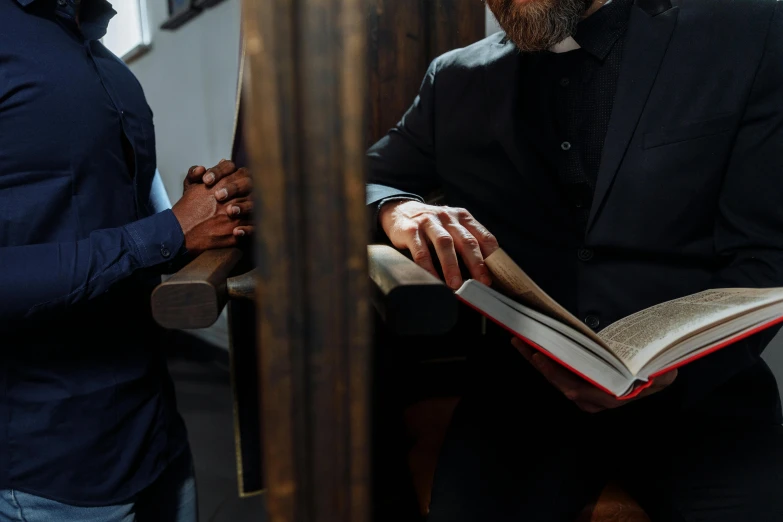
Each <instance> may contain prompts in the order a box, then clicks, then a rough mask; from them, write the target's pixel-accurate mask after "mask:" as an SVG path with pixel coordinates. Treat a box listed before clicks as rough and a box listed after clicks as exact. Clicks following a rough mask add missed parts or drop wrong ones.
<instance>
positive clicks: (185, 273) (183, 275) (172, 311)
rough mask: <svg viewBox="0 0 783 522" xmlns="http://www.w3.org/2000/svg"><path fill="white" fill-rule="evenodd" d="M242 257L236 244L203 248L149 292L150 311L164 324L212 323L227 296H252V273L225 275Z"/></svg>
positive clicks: (192, 325) (199, 325)
mask: <svg viewBox="0 0 783 522" xmlns="http://www.w3.org/2000/svg"><path fill="white" fill-rule="evenodd" d="M241 258H242V252H241V251H240V250H238V249H236V248H225V249H220V250H210V251H207V252H204V253H203V254H201V255H200V256H198V257H197V258H196V259H194V260H193V261H192V262H190V263H189V264H188V265H187V266H185V267H184V268H183V269H182V270H180V271H179V272H177V273H176V274H174V275H173V276H172V277H170V278H169V279H168V280H167V281H165V282H164V283H161V284H160V285H158V287H157V288H156V289H155V290H154V291H153V293H152V315H153V317H154V318H155V320H156V321H157V322H158V324H160V325H161V326H163V327H164V328H176V329H182V330H189V329H197V328H208V327H209V326H212V325H213V324H214V323H215V321H217V319H218V317H220V313H221V312H222V311H223V307H224V306H225V305H226V302H227V301H228V299H229V298H241V299H253V298H254V293H255V274H254V272H248V273H246V274H243V275H241V276H238V277H232V278H229V277H228V276H229V274H230V273H231V271H232V270H233V269H234V267H236V265H237V263H238V262H239V260H240V259H241Z"/></svg>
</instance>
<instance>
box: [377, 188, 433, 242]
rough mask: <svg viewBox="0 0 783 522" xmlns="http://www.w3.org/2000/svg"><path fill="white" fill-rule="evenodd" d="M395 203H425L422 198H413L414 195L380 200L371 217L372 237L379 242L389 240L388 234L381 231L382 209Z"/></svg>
mask: <svg viewBox="0 0 783 522" xmlns="http://www.w3.org/2000/svg"><path fill="white" fill-rule="evenodd" d="M393 201H418V202H420V203H423V202H424V200H423V199H421V198H420V197H418V196H413V195H410V196H391V197H388V198H384V199H382V200H380V201H379V202H378V203H377V204H376V205H375V212H373V213H372V214H371V216H370V219H371V221H370V233H371V234H372V237H373V238H375V239H377V240H384V241H385V240H386V239H388V238H387V237H386V234H385V233H384V232H383V229H381V222H380V217H381V208H382V207H383V206H384V205H385V204H386V203H391V202H393Z"/></svg>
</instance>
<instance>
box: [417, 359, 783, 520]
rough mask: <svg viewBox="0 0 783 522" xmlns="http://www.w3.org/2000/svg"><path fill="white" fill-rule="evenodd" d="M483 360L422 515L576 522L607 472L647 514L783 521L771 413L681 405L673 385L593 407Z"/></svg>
mask: <svg viewBox="0 0 783 522" xmlns="http://www.w3.org/2000/svg"><path fill="white" fill-rule="evenodd" d="M491 371H492V372H494V373H495V377H496V378H495V379H494V380H493V381H489V380H480V381H478V382H477V383H476V384H475V385H474V386H473V389H472V390H471V391H470V392H469V393H468V394H467V396H466V397H465V398H464V399H463V402H462V403H461V404H460V406H459V407H458V409H457V412H456V413H455V416H454V419H453V421H452V426H451V428H450V432H449V435H448V437H447V440H446V442H445V445H444V447H443V450H442V453H441V458H440V462H439V467H438V471H437V474H436V478H435V485H434V489H433V498H432V504H431V513H430V517H429V518H428V522H488V521H491V522H560V521H562V522H573V521H574V520H575V519H576V518H577V516H578V515H579V513H580V512H581V510H582V509H583V508H584V506H585V505H587V504H588V503H589V502H591V501H592V500H594V499H595V498H596V497H597V496H598V494H599V493H600V491H601V489H602V488H603V487H604V485H605V484H606V482H607V480H613V481H615V482H618V483H619V484H620V485H621V486H622V487H623V488H625V489H626V491H627V492H629V493H630V494H631V495H632V496H633V497H634V498H635V499H636V500H637V501H638V502H639V503H640V504H641V505H642V507H643V508H644V509H645V511H646V512H647V513H648V514H649V515H650V517H651V518H652V520H653V522H664V521H666V522H668V521H676V522H686V521H687V522H701V521H704V522H707V521H708V522H767V521H769V522H780V521H783V429H782V428H781V426H780V425H778V424H777V423H776V422H775V421H774V420H763V419H758V418H749V417H743V416H742V415H736V414H729V415H725V416H724V415H721V414H715V413H714V410H705V411H709V413H705V412H704V411H700V410H699V409H694V410H678V405H677V396H676V387H673V390H674V391H672V392H671V393H663V394H660V396H659V397H650V398H647V399H644V400H641V401H638V402H636V403H633V404H629V405H628V406H624V407H622V408H619V409H617V410H613V411H607V412H602V413H599V414H593V415H591V414H586V413H582V412H581V411H579V410H578V409H577V408H576V407H574V406H573V405H572V404H571V403H570V402H568V401H567V400H565V399H564V398H563V397H562V396H561V395H560V394H559V392H556V391H555V390H554V389H553V388H552V387H551V386H549V385H548V383H546V382H545V381H543V379H540V377H539V376H538V374H537V373H535V371H534V370H532V368H525V367H524V366H523V365H520V364H517V362H516V361H515V362H513V363H510V364H505V365H503V366H501V367H500V368H499V367H498V366H497V365H496V364H493V368H492V369H491ZM498 372H499V375H498ZM509 380H512V381H514V382H513V383H512V384H508V381H509ZM504 383H505V384H504Z"/></svg>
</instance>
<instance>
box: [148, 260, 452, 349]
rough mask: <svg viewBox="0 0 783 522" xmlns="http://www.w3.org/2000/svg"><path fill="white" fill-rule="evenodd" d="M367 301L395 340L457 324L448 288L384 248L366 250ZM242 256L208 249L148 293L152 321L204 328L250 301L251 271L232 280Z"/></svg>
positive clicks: (252, 290) (253, 279)
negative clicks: (238, 302)
mask: <svg viewBox="0 0 783 522" xmlns="http://www.w3.org/2000/svg"><path fill="white" fill-rule="evenodd" d="M367 255H368V264H369V273H370V281H371V283H372V284H371V287H372V302H373V305H374V306H375V308H376V309H377V311H378V313H379V314H380V315H381V317H382V318H383V320H384V322H385V323H386V326H387V327H388V328H389V329H390V330H391V331H392V332H394V333H396V334H398V335H439V334H443V333H446V332H448V331H449V330H451V328H452V327H453V326H454V324H455V323H456V321H457V301H456V299H455V298H454V295H453V293H452V292H451V290H449V288H448V287H447V286H446V285H444V284H443V282H441V281H440V280H438V279H437V278H436V277H434V276H433V275H431V274H429V273H428V272H427V271H425V270H424V269H422V268H420V267H419V266H418V265H416V264H415V263H414V262H413V261H411V260H410V259H408V258H407V257H405V256H404V255H403V254H401V253H400V252H398V251H397V250H395V249H393V248H392V247H389V246H386V245H370V246H369V247H368V249H367ZM241 256H242V253H241V252H240V251H239V250H237V249H233V248H230V249H222V250H211V251H208V252H205V253H203V254H201V255H200V256H199V257H197V258H196V259H195V260H194V261H192V262H191V263H190V264H188V265H187V266H185V267H184V268H183V269H181V270H180V271H179V272H177V273H176V274H174V275H173V276H172V277H170V278H169V279H168V280H167V281H165V282H164V283H161V284H160V285H159V286H158V287H157V288H156V289H155V291H154V292H153V294H152V313H153V315H154V317H155V320H156V321H157V322H158V323H159V324H160V325H161V326H163V327H165V328H170V329H182V330H189V329H199V328H208V327H209V326H211V325H212V324H214V323H215V321H217V319H218V317H219V316H220V313H221V311H222V310H223V307H224V306H225V305H226V303H227V302H228V300H229V299H251V300H254V299H255V296H256V277H255V271H251V272H247V273H245V274H241V275H235V276H234V277H231V276H232V271H233V270H234V268H235V267H236V266H237V263H238V262H239V260H240V258H241Z"/></svg>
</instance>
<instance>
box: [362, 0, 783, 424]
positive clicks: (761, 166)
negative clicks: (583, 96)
mask: <svg viewBox="0 0 783 522" xmlns="http://www.w3.org/2000/svg"><path fill="white" fill-rule="evenodd" d="M523 59H524V56H521V55H520V53H518V51H517V50H516V48H515V47H514V45H513V44H512V43H510V42H507V41H506V39H505V38H504V35H503V34H496V35H494V36H490V37H489V38H487V39H485V40H483V41H481V42H478V43H476V44H474V45H472V46H470V47H467V48H464V49H458V50H455V51H452V52H450V53H447V54H445V55H443V56H441V57H439V58H438V59H436V60H435V61H434V62H433V63H432V64H431V66H430V67H429V70H428V72H427V75H426V77H425V79H424V82H423V84H422V86H421V91H420V93H419V96H418V97H417V98H416V100H415V101H414V103H413V105H412V106H411V108H410V109H409V110H408V111H407V113H406V114H405V116H404V117H403V118H402V120H401V121H400V123H399V124H398V125H397V127H396V128H394V129H392V130H391V131H390V132H389V134H388V135H387V136H386V137H384V138H383V139H382V140H380V141H379V142H378V143H377V144H376V145H374V146H373V147H372V148H371V149H370V151H369V160H370V174H369V181H370V184H369V185H368V190H367V203H368V205H373V204H377V202H378V201H380V200H381V199H383V198H386V197H389V196H394V195H398V194H403V193H408V194H418V195H425V194H428V193H430V192H431V191H433V190H437V189H441V190H443V192H444V193H445V197H446V202H447V204H449V205H450V206H458V207H464V208H467V209H468V210H469V211H470V212H471V213H473V215H474V216H475V217H476V218H477V219H478V220H479V221H480V222H481V223H483V224H484V225H485V226H486V227H487V228H488V229H489V230H490V231H491V232H493V233H494V234H495V235H496V237H497V238H498V240H499V242H500V245H501V247H503V248H504V249H505V250H506V251H507V252H508V253H509V254H510V255H511V256H512V257H513V258H514V259H515V260H516V261H517V262H518V263H519V264H520V265H521V266H522V267H523V268H524V269H525V270H526V271H527V272H528V273H529V274H530V275H531V276H532V278H533V279H534V280H536V281H537V282H538V283H539V284H540V285H541V286H542V287H543V288H544V289H545V290H546V291H547V292H548V293H549V294H550V295H552V296H553V297H554V298H555V299H556V300H558V301H559V302H561V303H562V304H563V305H565V306H566V307H567V308H568V309H569V310H570V311H571V312H573V313H574V314H576V315H577V316H578V317H582V318H584V317H586V316H587V315H596V316H597V317H599V318H600V322H601V325H602V326H606V325H608V324H610V323H611V322H613V321H615V320H617V319H620V318H622V317H624V316H627V315H629V314H631V313H633V312H636V311H638V310H640V309H643V308H645V307H648V306H651V305H654V304H656V303H659V302H662V301H666V300H669V299H673V298H676V297H680V296H683V295H687V294H690V293H694V292H697V291H700V290H703V289H707V288H715V287H731V286H734V287H744V286H748V287H772V286H783V205H782V204H781V200H782V199H783V167H782V164H783V11H782V9H781V7H779V6H778V4H777V3H776V2H775V1H773V0H748V1H744V2H732V1H728V0H690V1H688V2H679V1H677V2H675V5H674V6H672V7H670V8H669V9H666V10H664V11H663V12H660V13H657V14H656V13H655V12H654V11H651V10H650V9H644V8H642V7H640V6H639V5H638V4H637V5H635V6H634V7H633V9H632V13H631V18H630V24H629V28H628V32H627V35H626V46H625V52H624V55H623V61H622V66H621V72H620V77H619V81H618V87H617V93H616V98H615V103H614V109H613V113H612V117H611V121H610V124H609V130H608V134H607V136H606V145H605V147H604V150H603V155H602V161H601V167H600V170H599V174H598V181H597V188H596V193H595V197H594V202H593V207H592V211H591V215H590V219H589V224H588V228H587V232H586V234H585V235H584V236H578V235H576V234H575V233H574V232H573V230H574V227H573V225H572V215H571V213H572V212H573V209H572V208H570V207H569V204H568V202H567V200H566V198H565V196H564V193H562V192H561V188H560V187H559V186H558V183H557V181H556V179H554V178H553V177H551V176H547V175H545V170H544V167H543V164H542V162H541V150H543V148H544V147H545V146H548V145H549V144H543V143H541V142H540V138H539V136H540V133H538V131H537V125H538V122H536V121H530V120H529V119H527V118H526V116H525V114H521V113H520V105H519V104H518V103H517V93H518V92H519V90H520V89H519V86H520V84H521V82H526V81H535V80H536V79H535V78H525V77H523V75H522V74H521V72H520V71H521V68H520V63H521V60H523ZM580 248H590V249H592V250H593V252H594V257H593V258H592V259H591V260H589V261H582V260H580V259H579V257H578V255H577V253H578V250H579V249H580ZM771 337H772V335H771V333H770V332H767V333H766V334H762V335H758V336H756V337H753V338H751V339H749V340H747V341H744V342H741V343H738V344H737V345H735V346H733V347H731V348H727V349H725V350H723V351H721V352H718V353H716V354H713V355H711V356H709V357H706V358H704V359H703V360H701V361H698V362H696V363H693V364H691V365H689V366H688V367H686V368H684V369H682V370H681V372H680V377H679V378H678V381H679V382H678V384H677V387H678V389H679V390H680V392H679V395H678V397H679V400H680V402H682V404H684V405H689V404H694V403H698V402H703V401H702V399H704V398H705V397H710V396H711V397H718V396H719V397H720V399H719V401H718V402H720V404H718V405H717V407H718V408H719V409H724V408H725V407H727V404H728V403H737V404H738V409H744V410H747V408H749V407H750V406H749V405H751V404H752V405H753V410H754V411H755V412H758V413H759V415H762V416H767V418H769V417H768V416H775V417H777V416H778V415H779V414H778V411H779V404H778V402H779V401H778V392H777V387H776V384H775V381H774V378H773V377H772V375H771V373H770V372H769V370H768V368H766V366H765V365H764V363H763V362H762V361H761V360H760V355H761V352H762V350H763V349H764V347H765V346H766V344H767V343H768V342H769V340H770V339H771ZM713 402H714V401H713Z"/></svg>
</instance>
